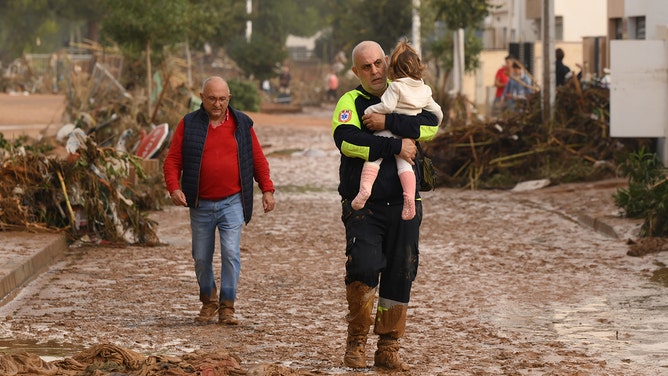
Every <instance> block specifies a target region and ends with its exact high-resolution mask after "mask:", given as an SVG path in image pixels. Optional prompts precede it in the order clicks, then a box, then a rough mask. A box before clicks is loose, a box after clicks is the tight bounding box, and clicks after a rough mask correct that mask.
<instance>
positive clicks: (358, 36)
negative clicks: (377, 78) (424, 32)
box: [327, 0, 413, 52]
mask: <svg viewBox="0 0 668 376" xmlns="http://www.w3.org/2000/svg"><path fill="white" fill-rule="evenodd" d="M327 5H328V7H327V12H328V14H329V16H328V19H327V21H328V22H327V23H328V24H329V25H331V28H332V30H331V34H329V35H328V37H330V38H331V42H330V43H331V45H332V48H333V49H334V50H336V51H339V50H343V51H351V50H352V48H353V47H354V46H355V45H356V44H357V43H359V42H361V41H363V40H375V41H376V42H378V43H380V45H381V46H382V47H383V49H385V51H386V52H388V51H390V49H391V48H392V47H394V45H395V44H396V42H397V41H398V40H399V38H401V37H404V36H410V32H411V25H412V24H411V17H412V9H413V8H412V5H411V1H407V0H376V1H374V2H373V4H372V5H369V4H368V3H367V2H365V1H362V0H343V1H330V2H328V3H327Z"/></svg>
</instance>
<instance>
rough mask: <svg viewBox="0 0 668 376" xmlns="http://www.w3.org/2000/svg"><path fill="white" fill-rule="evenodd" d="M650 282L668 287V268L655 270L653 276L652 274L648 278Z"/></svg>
mask: <svg viewBox="0 0 668 376" xmlns="http://www.w3.org/2000/svg"><path fill="white" fill-rule="evenodd" d="M650 281H652V282H656V283H660V284H662V285H664V286H666V287H668V268H666V267H664V268H661V269H657V270H655V271H654V274H652V277H651V278H650Z"/></svg>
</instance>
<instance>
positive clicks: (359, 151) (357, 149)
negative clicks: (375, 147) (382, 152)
mask: <svg viewBox="0 0 668 376" xmlns="http://www.w3.org/2000/svg"><path fill="white" fill-rule="evenodd" d="M370 150H371V148H370V147H369V146H359V145H354V144H351V143H349V142H345V141H343V143H342V144H341V153H343V155H345V156H346V157H349V158H362V159H364V160H365V161H368V160H369V151H370Z"/></svg>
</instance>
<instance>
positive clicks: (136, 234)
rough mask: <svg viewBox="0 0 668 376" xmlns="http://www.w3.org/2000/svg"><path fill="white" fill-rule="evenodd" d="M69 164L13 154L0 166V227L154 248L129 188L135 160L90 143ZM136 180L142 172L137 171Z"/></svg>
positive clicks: (151, 226)
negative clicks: (39, 229) (44, 230)
mask: <svg viewBox="0 0 668 376" xmlns="http://www.w3.org/2000/svg"><path fill="white" fill-rule="evenodd" d="M76 152H77V153H78V157H77V158H76V159H75V160H74V161H68V160H65V159H61V158H55V157H47V156H45V155H43V154H39V153H31V152H26V153H24V154H21V153H14V154H12V155H11V156H10V157H9V158H7V159H6V160H4V161H3V164H2V166H0V228H15V227H23V228H39V227H44V228H48V229H51V230H53V229H60V230H61V231H67V232H68V234H69V235H70V240H76V239H78V238H79V237H81V236H83V235H88V236H89V237H91V238H93V239H98V240H101V241H107V242H114V243H134V244H143V245H155V244H159V243H160V241H159V239H158V237H157V233H156V223H155V222H154V221H152V220H150V219H148V217H147V215H145V214H144V213H142V212H141V207H140V206H138V205H137V204H136V203H135V200H140V199H142V198H141V197H139V193H138V191H137V190H136V189H135V186H133V185H132V184H129V182H128V176H129V173H130V166H131V165H133V166H135V168H136V167H138V166H139V165H138V164H137V163H136V161H132V159H136V157H133V156H130V155H129V154H127V153H119V152H117V151H116V150H115V149H113V148H99V147H97V145H96V144H95V142H94V141H93V140H92V139H91V138H90V137H88V138H86V139H85V143H83V144H80V145H78V148H77V150H76ZM139 173H140V175H141V174H143V172H142V171H141V170H140V172H139Z"/></svg>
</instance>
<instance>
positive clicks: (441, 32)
mask: <svg viewBox="0 0 668 376" xmlns="http://www.w3.org/2000/svg"><path fill="white" fill-rule="evenodd" d="M493 7H494V5H492V4H491V2H490V1H489V0H422V9H421V10H420V15H421V17H422V25H424V28H423V30H422V31H423V34H424V35H428V36H429V37H428V38H426V41H425V43H424V44H423V56H424V59H425V60H426V61H433V63H434V64H435V66H436V67H437V69H436V90H435V93H434V94H435V97H436V100H437V101H438V102H439V103H443V102H444V101H445V88H446V86H447V84H448V80H449V78H450V75H451V73H452V67H453V62H454V53H453V49H454V32H455V31H456V30H457V29H460V28H461V29H464V69H465V71H466V72H471V71H472V70H474V69H476V68H478V66H479V64H480V60H479V55H480V52H481V51H482V48H483V44H482V41H481V40H480V38H479V37H478V35H477V32H478V31H479V30H480V27H481V25H482V22H483V20H484V19H485V17H487V15H488V14H489V13H490V10H491V9H493Z"/></svg>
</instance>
